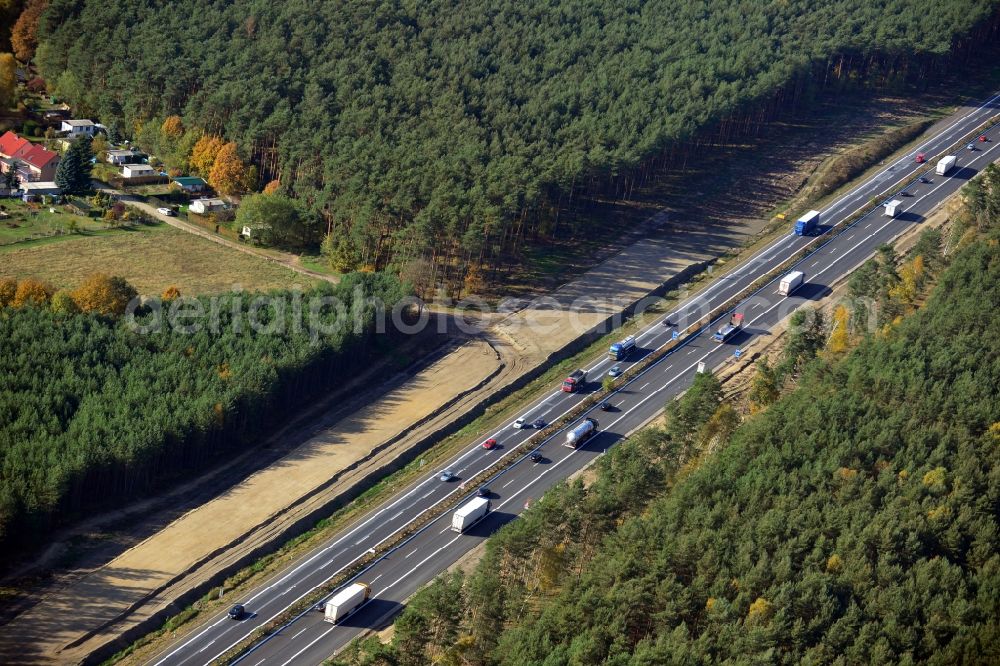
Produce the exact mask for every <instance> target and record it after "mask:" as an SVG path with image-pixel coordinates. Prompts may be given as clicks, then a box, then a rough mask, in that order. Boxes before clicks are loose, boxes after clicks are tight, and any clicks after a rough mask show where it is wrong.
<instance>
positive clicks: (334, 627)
mask: <svg viewBox="0 0 1000 666" xmlns="http://www.w3.org/2000/svg"><path fill="white" fill-rule="evenodd" d="M336 628H337V625H333V626H331V627H330V628H329V629H327V630H326V631H324V632H323V633H322V634H320V635H319V636H317V637H316V638H314V639H313V640H312V641H310V642H309V644H308V645H306V646H305V647H304V648H302V649H301V650H299V651H298V652H296V653H295V654H293V655H292V658H291V659H289V660H288V661H286V662H285V663H283V664H282V665H281V666H288V664H290V663H292V662H293V661H295V660H296V659H297V658H298V656H299V655H300V654H302V653H303V652H305V651H306V650H308V649H309V648H311V647H312V646H313V645H315V644H316V643H317V642H318V641H320V640H321V639H322V638H324V637H325V636H326V635H327V634H328V633H330V632H331V631H333V630H334V629H336Z"/></svg>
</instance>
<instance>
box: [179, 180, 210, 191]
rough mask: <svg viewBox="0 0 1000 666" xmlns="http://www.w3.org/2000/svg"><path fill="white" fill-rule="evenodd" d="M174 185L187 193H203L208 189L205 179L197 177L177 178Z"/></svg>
mask: <svg viewBox="0 0 1000 666" xmlns="http://www.w3.org/2000/svg"><path fill="white" fill-rule="evenodd" d="M174 183H176V184H177V187H179V188H181V189H182V190H184V191H185V192H189V193H194V192H204V191H205V188H206V187H208V183H206V182H205V179H204V178H198V177H197V176H178V177H177V178H174Z"/></svg>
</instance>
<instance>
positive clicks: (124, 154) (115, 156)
mask: <svg viewBox="0 0 1000 666" xmlns="http://www.w3.org/2000/svg"><path fill="white" fill-rule="evenodd" d="M140 159H142V153H140V152H139V151H138V150H109V151H108V162H110V163H111V164H132V163H134V162H138V161H139V160H140Z"/></svg>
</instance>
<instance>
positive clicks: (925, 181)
mask: <svg viewBox="0 0 1000 666" xmlns="http://www.w3.org/2000/svg"><path fill="white" fill-rule="evenodd" d="M920 182H921V183H929V182H931V179H930V178H928V177H927V176H921V177H920Z"/></svg>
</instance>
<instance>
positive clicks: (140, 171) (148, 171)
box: [122, 164, 160, 178]
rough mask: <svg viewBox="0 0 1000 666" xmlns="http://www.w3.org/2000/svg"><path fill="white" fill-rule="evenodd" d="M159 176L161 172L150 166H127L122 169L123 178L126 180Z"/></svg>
mask: <svg viewBox="0 0 1000 666" xmlns="http://www.w3.org/2000/svg"><path fill="white" fill-rule="evenodd" d="M158 175H160V172H159V171H157V170H156V169H154V168H153V167H151V166H149V165H148V164H126V165H125V166H123V167H122V176H123V177H125V178H144V177H146V176H158Z"/></svg>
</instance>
